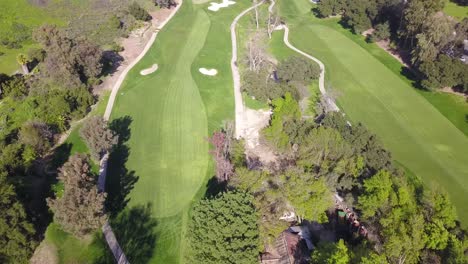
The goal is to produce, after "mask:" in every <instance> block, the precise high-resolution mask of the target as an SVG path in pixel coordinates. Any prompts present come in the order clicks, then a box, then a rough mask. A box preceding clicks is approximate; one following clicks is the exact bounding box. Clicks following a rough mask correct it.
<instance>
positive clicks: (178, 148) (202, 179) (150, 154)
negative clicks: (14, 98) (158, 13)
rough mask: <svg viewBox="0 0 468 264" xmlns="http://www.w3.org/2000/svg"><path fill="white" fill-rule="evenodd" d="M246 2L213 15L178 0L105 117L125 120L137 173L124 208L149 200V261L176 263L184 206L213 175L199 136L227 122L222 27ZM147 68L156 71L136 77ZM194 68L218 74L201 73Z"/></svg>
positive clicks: (228, 85)
mask: <svg viewBox="0 0 468 264" xmlns="http://www.w3.org/2000/svg"><path fill="white" fill-rule="evenodd" d="M248 4H249V3H247V2H238V3H236V5H234V6H231V7H229V8H225V9H221V10H220V11H218V12H216V13H215V12H209V11H208V10H207V9H206V7H207V6H208V4H204V5H197V6H193V5H192V3H191V2H190V1H189V0H187V1H184V4H183V6H182V7H181V9H180V10H179V11H178V14H176V16H175V17H174V18H173V19H172V20H171V21H170V22H169V23H168V24H167V25H166V27H165V28H164V29H163V30H162V31H161V32H160V33H159V35H158V38H157V39H156V42H155V44H154V45H153V46H152V47H151V49H150V51H149V52H148V53H147V55H146V56H145V57H144V58H143V59H142V61H141V62H140V63H139V64H138V65H137V66H136V67H135V68H134V69H133V70H132V71H131V72H130V73H129V75H128V77H127V79H126V81H125V82H124V84H123V86H122V88H121V90H120V91H119V95H118V97H117V100H116V104H115V106H114V110H113V113H112V119H114V120H115V119H117V118H119V117H124V116H130V117H131V118H132V123H131V125H130V130H131V136H130V140H129V141H128V143H127V144H128V147H129V150H130V155H129V157H128V162H127V163H126V167H127V168H128V169H129V170H133V171H135V175H136V176H138V181H137V182H136V183H135V185H134V188H133V190H132V191H131V193H130V195H129V198H130V202H129V204H128V206H127V209H129V208H132V207H134V206H137V205H142V204H143V205H144V204H148V203H150V204H151V206H152V214H153V217H154V218H156V219H157V222H158V225H157V227H156V228H155V230H153V231H154V232H155V233H156V237H157V241H156V248H155V249H154V252H153V254H151V255H150V256H148V258H149V260H148V262H150V263H178V262H179V261H180V258H181V256H182V254H183V253H182V250H183V237H182V236H183V233H184V232H185V228H186V223H187V217H188V212H189V210H190V207H191V204H192V202H193V201H194V200H197V199H198V198H199V197H200V196H201V195H203V194H204V191H205V185H206V183H207V177H211V176H212V175H213V164H212V161H211V157H210V156H209V154H208V149H209V146H208V142H207V141H206V138H207V137H208V135H209V134H210V133H211V132H212V131H213V130H214V129H217V128H219V127H220V126H221V124H222V120H225V119H231V120H232V119H233V117H234V99H233V88H232V77H231V70H230V56H231V44H230V35H229V25H230V24H231V22H232V20H233V19H234V17H235V15H236V14H237V13H239V12H240V10H242V9H243V8H245V7H246V6H247V5H248ZM154 63H157V64H158V65H159V69H158V71H157V72H155V73H154V74H151V75H148V76H141V75H140V74H139V72H140V70H142V69H144V68H147V67H149V66H151V65H152V64H154ZM200 67H206V68H215V69H217V70H218V75H216V76H213V77H208V76H205V75H202V74H200V73H199V72H198V69H199V68H200ZM110 166H112V164H110ZM113 176H114V175H109V177H111V178H112V177H113ZM109 180H111V181H112V179H109ZM114 180H115V179H114ZM148 232H151V230H148ZM141 242H143V241H141ZM130 261H132V260H130Z"/></svg>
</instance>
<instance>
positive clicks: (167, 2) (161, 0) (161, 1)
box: [154, 0, 177, 8]
mask: <svg viewBox="0 0 468 264" xmlns="http://www.w3.org/2000/svg"><path fill="white" fill-rule="evenodd" d="M154 4H155V5H157V6H159V7H161V8H171V7H173V6H176V5H177V3H176V2H175V1H174V0H154Z"/></svg>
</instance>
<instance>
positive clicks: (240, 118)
mask: <svg viewBox="0 0 468 264" xmlns="http://www.w3.org/2000/svg"><path fill="white" fill-rule="evenodd" d="M264 2H265V0H263V1H261V2H259V3H257V4H255V5H253V6H251V7H249V8H247V9H246V10H244V11H243V12H242V13H240V14H239V15H238V16H237V17H236V18H235V19H234V21H233V22H232V24H231V41H232V59H231V70H232V78H233V80H234V99H235V105H236V133H235V136H236V138H237V139H239V138H240V137H244V136H245V130H246V129H249V128H250V129H252V126H249V122H248V115H247V113H246V108H247V107H246V106H245V105H244V102H243V99H242V93H241V80H240V73H239V67H238V66H237V59H238V58H237V52H238V50H237V35H236V26H237V23H238V22H239V20H240V19H241V18H242V17H243V16H244V15H245V14H247V13H248V12H250V11H252V10H253V9H255V8H256V7H258V6H260V5H262V4H263V3H264ZM250 113H252V112H250Z"/></svg>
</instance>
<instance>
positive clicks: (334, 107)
mask: <svg viewBox="0 0 468 264" xmlns="http://www.w3.org/2000/svg"><path fill="white" fill-rule="evenodd" d="M282 28H283V29H284V39H283V41H284V44H286V46H288V48H290V49H292V50H294V51H295V52H297V53H299V54H301V55H303V56H304V57H306V58H308V59H311V60H313V61H315V62H316V63H317V64H318V65H319V66H320V70H321V73H320V78H319V89H320V93H321V94H322V96H323V98H324V99H325V100H326V102H327V108H328V109H327V110H328V111H336V112H339V111H340V108H339V107H338V106H337V105H336V103H335V102H334V101H333V99H332V98H331V97H330V96H328V94H327V91H326V90H325V65H324V64H323V62H321V61H320V60H319V59H317V58H315V57H313V56H311V55H309V54H307V53H305V52H303V51H301V50H299V49H297V48H296V47H294V46H293V45H292V44H291V43H290V42H289V28H288V26H286V25H283V26H282Z"/></svg>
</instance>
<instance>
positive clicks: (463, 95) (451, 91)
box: [440, 87, 468, 99]
mask: <svg viewBox="0 0 468 264" xmlns="http://www.w3.org/2000/svg"><path fill="white" fill-rule="evenodd" d="M440 91H441V92H443V93H450V94H455V95H458V96H462V97H464V98H465V99H468V94H464V93H460V92H457V91H455V90H453V88H452V87H444V88H443V89H441V90H440Z"/></svg>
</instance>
